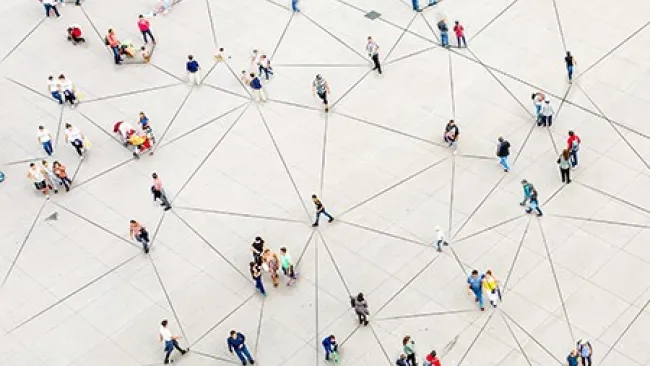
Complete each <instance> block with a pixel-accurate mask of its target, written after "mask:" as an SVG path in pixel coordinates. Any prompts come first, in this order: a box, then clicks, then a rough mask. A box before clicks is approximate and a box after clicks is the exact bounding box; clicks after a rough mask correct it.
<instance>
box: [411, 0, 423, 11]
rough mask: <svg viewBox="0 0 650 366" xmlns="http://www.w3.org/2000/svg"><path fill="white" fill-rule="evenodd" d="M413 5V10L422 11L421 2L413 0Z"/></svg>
mask: <svg viewBox="0 0 650 366" xmlns="http://www.w3.org/2000/svg"><path fill="white" fill-rule="evenodd" d="M411 5H412V6H413V11H417V12H418V13H419V12H421V11H422V10H420V2H419V1H418V0H411Z"/></svg>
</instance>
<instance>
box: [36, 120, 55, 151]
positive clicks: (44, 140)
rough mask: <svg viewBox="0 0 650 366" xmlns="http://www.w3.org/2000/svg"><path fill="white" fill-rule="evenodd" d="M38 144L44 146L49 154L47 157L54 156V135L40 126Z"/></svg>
mask: <svg viewBox="0 0 650 366" xmlns="http://www.w3.org/2000/svg"><path fill="white" fill-rule="evenodd" d="M37 137H38V142H40V143H41V146H43V150H45V153H47V156H52V154H53V153H54V149H53V148H52V139H53V137H52V134H51V133H50V131H48V130H46V129H45V127H43V126H38V135H37Z"/></svg>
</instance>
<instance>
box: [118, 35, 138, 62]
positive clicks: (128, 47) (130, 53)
mask: <svg viewBox="0 0 650 366" xmlns="http://www.w3.org/2000/svg"><path fill="white" fill-rule="evenodd" d="M119 50H120V55H125V56H126V57H129V58H133V57H135V55H136V53H137V51H136V50H135V46H134V45H133V42H131V40H130V39H127V40H125V41H122V42H120V47H119Z"/></svg>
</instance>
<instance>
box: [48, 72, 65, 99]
mask: <svg viewBox="0 0 650 366" xmlns="http://www.w3.org/2000/svg"><path fill="white" fill-rule="evenodd" d="M47 90H48V91H49V92H50V95H52V98H54V99H55V100H56V101H57V102H59V104H63V97H62V96H61V88H60V86H59V83H58V82H56V81H55V80H54V76H52V75H50V76H48V77H47Z"/></svg>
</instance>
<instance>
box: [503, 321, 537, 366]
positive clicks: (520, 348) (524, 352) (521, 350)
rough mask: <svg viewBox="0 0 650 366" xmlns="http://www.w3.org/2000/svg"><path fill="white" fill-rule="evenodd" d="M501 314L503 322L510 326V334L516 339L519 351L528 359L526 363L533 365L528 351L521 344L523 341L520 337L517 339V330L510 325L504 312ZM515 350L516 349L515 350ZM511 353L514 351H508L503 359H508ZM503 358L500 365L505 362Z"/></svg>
mask: <svg viewBox="0 0 650 366" xmlns="http://www.w3.org/2000/svg"><path fill="white" fill-rule="evenodd" d="M499 316H500V317H501V320H502V321H503V323H504V324H505V325H506V327H507V328H508V332H510V335H511V336H512V339H514V341H515V343H517V347H518V348H519V352H521V354H522V355H523V356H524V358H525V359H526V363H528V366H533V364H532V363H531V362H530V358H529V357H528V354H526V351H525V350H524V347H523V346H522V345H521V342H519V339H517V336H515V332H514V331H513V330H512V327H511V326H510V323H508V321H507V320H506V318H505V317H504V316H503V313H502V312H499ZM513 351H514V350H513ZM511 353H512V352H510V353H508V354H507V355H506V356H505V357H504V358H503V360H505V359H507V358H508V356H509V355H510V354H511ZM503 360H501V362H499V363H498V365H499V364H501V363H502V362H503Z"/></svg>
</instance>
